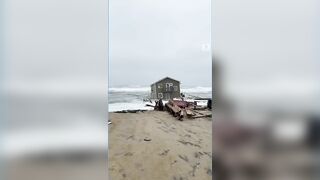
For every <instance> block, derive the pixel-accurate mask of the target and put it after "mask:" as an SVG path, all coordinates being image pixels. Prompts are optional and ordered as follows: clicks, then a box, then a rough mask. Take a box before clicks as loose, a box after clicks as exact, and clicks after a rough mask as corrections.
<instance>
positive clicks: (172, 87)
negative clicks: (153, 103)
mask: <svg viewBox="0 0 320 180" xmlns="http://www.w3.org/2000/svg"><path fill="white" fill-rule="evenodd" d="M179 97H180V82H179V81H177V80H175V79H172V78H170V77H165V78H163V79H161V80H159V81H157V82H155V83H153V84H151V98H152V99H160V98H162V99H164V100H169V99H173V98H179Z"/></svg>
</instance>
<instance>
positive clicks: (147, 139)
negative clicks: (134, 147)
mask: <svg viewBox="0 0 320 180" xmlns="http://www.w3.org/2000/svg"><path fill="white" fill-rule="evenodd" d="M143 140H144V141H151V139H150V138H147V137H146V138H144V139H143Z"/></svg>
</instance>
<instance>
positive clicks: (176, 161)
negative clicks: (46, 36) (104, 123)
mask: <svg viewBox="0 0 320 180" xmlns="http://www.w3.org/2000/svg"><path fill="white" fill-rule="evenodd" d="M110 120H111V122H112V124H111V125H109V154H108V156H109V157H108V158H109V159H108V166H109V176H110V179H113V180H115V179H116V180H124V179H130V180H150V179H157V180H195V179H197V180H206V179H208V180H209V179H212V153H211V152H212V142H211V135H212V133H211V131H212V129H211V128H212V124H211V123H212V121H211V118H198V119H185V120H184V121H179V120H177V119H176V118H174V117H172V116H171V115H170V114H168V113H167V112H158V111H147V112H138V113H110Z"/></svg>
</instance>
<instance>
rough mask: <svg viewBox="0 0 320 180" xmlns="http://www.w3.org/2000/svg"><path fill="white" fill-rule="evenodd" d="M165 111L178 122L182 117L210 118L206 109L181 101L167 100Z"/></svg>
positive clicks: (193, 103) (194, 103) (209, 112)
mask: <svg viewBox="0 0 320 180" xmlns="http://www.w3.org/2000/svg"><path fill="white" fill-rule="evenodd" d="M165 109H166V110H167V111H168V112H169V113H170V114H172V115H173V116H174V117H177V118H178V119H179V120H180V121H182V120H183V118H184V117H187V118H202V117H211V116H212V113H211V111H210V110H208V107H203V106H197V103H196V102H187V101H183V100H169V101H168V102H167V103H166V104H165ZM201 110H202V111H201Z"/></svg>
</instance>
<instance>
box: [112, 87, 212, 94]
mask: <svg viewBox="0 0 320 180" xmlns="http://www.w3.org/2000/svg"><path fill="white" fill-rule="evenodd" d="M149 91H150V87H117V88H109V92H149ZM211 91H212V88H211V87H201V86H198V87H191V88H182V89H181V92H185V93H201V92H203V93H205V92H211Z"/></svg>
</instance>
